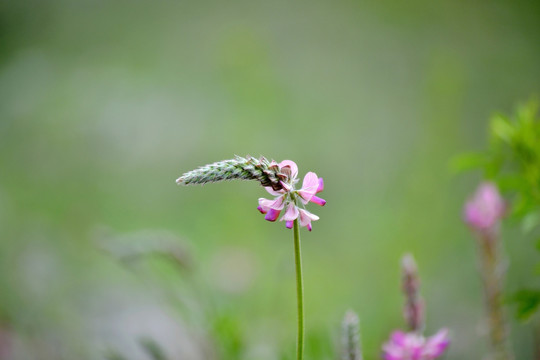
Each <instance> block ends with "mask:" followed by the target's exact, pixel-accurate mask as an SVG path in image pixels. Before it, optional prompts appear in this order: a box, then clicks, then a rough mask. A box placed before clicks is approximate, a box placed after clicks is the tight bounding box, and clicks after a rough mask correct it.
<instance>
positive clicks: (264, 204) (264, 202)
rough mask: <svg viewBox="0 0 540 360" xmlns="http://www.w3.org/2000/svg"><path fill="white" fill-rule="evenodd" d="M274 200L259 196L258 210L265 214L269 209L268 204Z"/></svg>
mask: <svg viewBox="0 0 540 360" xmlns="http://www.w3.org/2000/svg"><path fill="white" fill-rule="evenodd" d="M273 202H274V200H268V199H265V198H259V207H258V208H257V209H259V211H260V212H262V213H263V214H266V213H267V212H268V210H270V205H271V204H272V203H273Z"/></svg>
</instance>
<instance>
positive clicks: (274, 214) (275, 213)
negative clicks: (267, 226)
mask: <svg viewBox="0 0 540 360" xmlns="http://www.w3.org/2000/svg"><path fill="white" fill-rule="evenodd" d="M280 212H281V210H274V209H270V210H268V214H266V216H265V217H264V218H265V220H268V221H276V220H277V218H278V217H279V213H280Z"/></svg>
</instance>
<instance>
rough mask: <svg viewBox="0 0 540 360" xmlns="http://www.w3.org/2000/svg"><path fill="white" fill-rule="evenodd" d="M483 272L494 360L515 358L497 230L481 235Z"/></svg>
mask: <svg viewBox="0 0 540 360" xmlns="http://www.w3.org/2000/svg"><path fill="white" fill-rule="evenodd" d="M479 240H480V241H479V244H480V249H479V250H480V257H481V265H480V267H481V272H482V281H483V285H484V294H485V301H486V307H487V316H488V328H489V337H490V343H491V349H492V354H491V358H492V359H493V360H512V359H513V358H514V356H513V354H512V351H511V350H510V346H509V341H508V324H507V323H506V318H505V314H504V310H503V307H502V296H503V294H502V290H503V289H502V284H503V281H504V273H505V266H504V265H503V264H502V263H501V254H500V248H499V247H500V244H499V239H498V234H497V233H496V232H486V233H484V234H481V235H480V239H479Z"/></svg>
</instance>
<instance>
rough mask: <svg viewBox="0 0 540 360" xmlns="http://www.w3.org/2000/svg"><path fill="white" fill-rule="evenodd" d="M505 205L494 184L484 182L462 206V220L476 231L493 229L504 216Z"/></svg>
mask: <svg viewBox="0 0 540 360" xmlns="http://www.w3.org/2000/svg"><path fill="white" fill-rule="evenodd" d="M505 210H506V205H505V203H504V200H503V198H502V197H501V195H500V193H499V190H498V189H497V186H495V184H493V183H490V182H484V183H482V184H480V186H479V187H478V188H477V189H476V192H475V193H474V195H473V196H472V198H470V199H469V201H467V203H466V204H465V208H464V221H465V222H466V223H467V224H468V225H469V226H470V227H472V228H473V229H476V230H478V231H486V230H493V229H495V227H496V226H497V224H498V223H499V220H500V219H501V218H502V217H503V216H504V213H505Z"/></svg>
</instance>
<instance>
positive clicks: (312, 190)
mask: <svg viewBox="0 0 540 360" xmlns="http://www.w3.org/2000/svg"><path fill="white" fill-rule="evenodd" d="M277 166H278V167H279V170H280V173H282V174H284V175H286V179H284V180H282V181H281V185H282V187H283V188H282V189H281V190H279V191H275V190H273V189H272V188H271V187H265V189H266V191H268V192H269V193H270V195H273V196H275V198H274V199H273V200H269V199H265V198H260V199H259V206H258V207H257V209H258V210H259V211H260V212H261V213H262V214H266V216H265V217H264V218H265V219H266V220H268V221H276V220H277V218H278V217H279V215H280V214H281V212H282V210H283V209H286V210H285V213H284V214H283V216H282V217H281V220H280V221H285V226H286V227H287V228H289V229H291V228H292V227H293V223H294V220H296V219H298V221H299V223H300V226H305V227H307V229H308V230H309V231H311V222H312V221H316V220H319V217H318V216H317V215H315V214H312V213H310V212H309V211H307V210H306V209H303V208H302V209H300V208H299V207H298V204H299V203H301V204H302V207H303V206H304V205H306V204H307V203H309V202H312V203H315V204H317V205H320V206H324V205H325V204H326V201H325V200H324V199H321V198H320V197H318V196H316V195H315V194H317V193H319V192H321V191H323V189H324V182H323V179H322V178H319V177H317V174H315V173H314V172H308V173H307V174H306V176H305V177H304V181H303V183H302V188H301V189H300V190H296V189H295V187H294V186H295V184H296V183H297V182H298V179H297V178H296V177H297V176H298V166H296V164H295V163H294V162H293V161H291V160H283V161H282V162H280V163H279V164H278V165H277Z"/></svg>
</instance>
